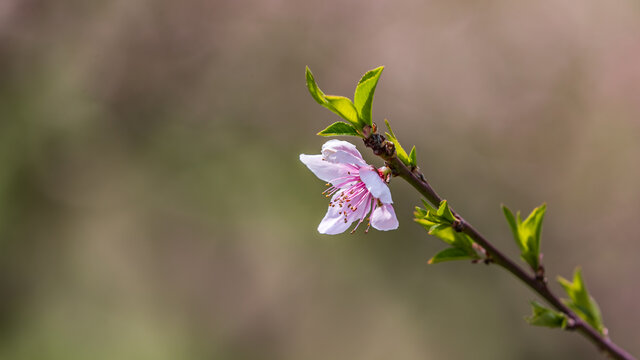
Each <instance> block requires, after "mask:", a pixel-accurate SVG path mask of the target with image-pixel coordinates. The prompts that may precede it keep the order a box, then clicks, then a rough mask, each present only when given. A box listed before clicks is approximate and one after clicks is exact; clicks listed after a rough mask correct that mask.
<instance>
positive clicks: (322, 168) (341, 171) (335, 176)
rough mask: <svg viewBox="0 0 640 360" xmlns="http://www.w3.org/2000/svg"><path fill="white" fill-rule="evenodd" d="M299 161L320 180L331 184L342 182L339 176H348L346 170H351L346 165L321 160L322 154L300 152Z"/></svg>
mask: <svg viewBox="0 0 640 360" xmlns="http://www.w3.org/2000/svg"><path fill="white" fill-rule="evenodd" d="M300 161H302V163H303V164H305V165H307V167H308V168H309V170H311V172H313V173H314V174H315V175H316V176H317V177H318V178H319V179H320V180H323V181H327V182H330V183H332V184H333V185H338V184H339V183H341V182H343V181H344V179H340V178H344V177H345V176H348V173H347V172H348V171H353V170H352V169H351V168H350V167H348V166H347V165H344V164H336V163H331V162H328V161H325V160H322V155H305V154H300Z"/></svg>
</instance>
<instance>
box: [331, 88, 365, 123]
mask: <svg viewBox="0 0 640 360" xmlns="http://www.w3.org/2000/svg"><path fill="white" fill-rule="evenodd" d="M324 98H325V100H326V101H327V103H326V107H327V108H328V109H329V110H331V111H333V112H334V113H336V114H338V116H340V117H342V118H343V119H345V120H347V121H348V122H350V123H351V124H352V125H354V126H355V127H356V128H358V129H361V128H362V125H361V124H360V123H359V122H358V112H357V111H356V108H355V107H354V106H353V103H352V102H351V99H349V98H346V97H344V96H334V95H325V96H324Z"/></svg>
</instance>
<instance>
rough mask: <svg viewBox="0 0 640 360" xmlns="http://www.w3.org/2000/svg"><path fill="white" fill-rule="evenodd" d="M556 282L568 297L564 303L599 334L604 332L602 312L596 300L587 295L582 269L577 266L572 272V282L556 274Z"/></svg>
mask: <svg viewBox="0 0 640 360" xmlns="http://www.w3.org/2000/svg"><path fill="white" fill-rule="evenodd" d="M558 282H559V283H560V285H562V287H563V288H564V290H565V292H566V293H567V295H569V299H563V301H564V303H565V304H566V305H567V306H568V307H569V308H570V309H571V310H573V311H574V312H575V313H576V314H578V316H580V317H581V318H582V319H583V320H584V321H586V322H587V323H589V324H590V325H591V326H593V327H594V328H595V329H596V330H598V331H599V332H600V333H601V334H604V330H605V327H604V324H603V323H602V314H601V313H600V307H599V306H598V304H597V303H596V301H595V300H594V299H593V297H591V295H589V292H588V291H587V287H586V286H585V284H584V280H583V279H582V270H581V269H580V267H577V268H576V270H575V272H574V273H573V282H570V281H569V280H567V279H565V278H563V277H561V276H558Z"/></svg>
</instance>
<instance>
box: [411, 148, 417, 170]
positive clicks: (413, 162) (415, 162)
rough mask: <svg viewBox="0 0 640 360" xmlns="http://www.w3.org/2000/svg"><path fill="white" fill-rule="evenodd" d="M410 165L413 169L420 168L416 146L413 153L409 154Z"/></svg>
mask: <svg viewBox="0 0 640 360" xmlns="http://www.w3.org/2000/svg"><path fill="white" fill-rule="evenodd" d="M409 165H410V166H411V167H414V166H418V160H417V159H416V146H415V145H414V146H413V147H412V148H411V152H410V153H409Z"/></svg>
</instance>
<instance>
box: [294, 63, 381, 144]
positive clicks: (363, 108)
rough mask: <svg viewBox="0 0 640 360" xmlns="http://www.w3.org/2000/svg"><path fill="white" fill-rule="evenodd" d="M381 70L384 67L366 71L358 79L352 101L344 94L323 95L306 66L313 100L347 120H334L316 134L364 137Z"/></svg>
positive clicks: (369, 122)
mask: <svg viewBox="0 0 640 360" xmlns="http://www.w3.org/2000/svg"><path fill="white" fill-rule="evenodd" d="M382 70H384V67H383V66H380V67H377V68H375V69H373V70H369V71H367V72H366V73H365V74H364V75H363V76H362V78H361V79H360V81H358V85H357V86H356V91H355V94H354V96H353V101H351V99H349V98H347V97H344V96H337V95H325V93H324V92H322V90H320V87H318V84H317V83H316V80H315V78H314V77H313V74H312V73H311V70H309V67H307V68H306V79H307V88H308V89H309V93H311V96H312V97H313V98H314V100H315V101H317V102H318V104H320V105H322V106H324V107H326V108H327V109H329V110H331V111H333V112H334V113H335V114H337V115H338V116H340V117H341V118H342V119H344V120H346V121H347V122H343V121H338V122H335V123H333V124H331V125H329V126H328V127H327V128H326V129H324V130H322V131H320V132H319V133H318V135H321V136H338V135H346V136H359V137H364V134H363V131H362V130H363V128H364V127H365V126H370V127H371V126H372V125H373V122H372V117H371V106H372V104H373V95H374V94H375V91H376V86H377V85H378V80H379V79H380V74H382Z"/></svg>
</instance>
